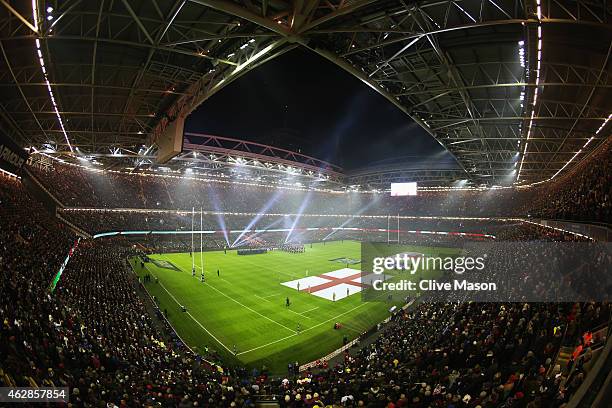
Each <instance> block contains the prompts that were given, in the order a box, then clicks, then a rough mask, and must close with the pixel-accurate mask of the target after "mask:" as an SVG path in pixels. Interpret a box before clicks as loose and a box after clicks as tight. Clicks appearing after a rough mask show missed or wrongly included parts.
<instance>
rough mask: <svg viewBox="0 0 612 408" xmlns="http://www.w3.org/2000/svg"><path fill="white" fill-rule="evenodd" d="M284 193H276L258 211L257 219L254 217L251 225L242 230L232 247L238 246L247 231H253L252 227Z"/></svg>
mask: <svg viewBox="0 0 612 408" xmlns="http://www.w3.org/2000/svg"><path fill="white" fill-rule="evenodd" d="M282 194H283V193H282V192H281V191H277V192H276V193H274V195H273V196H272V198H271V199H270V200H268V202H267V203H265V204H264V205H263V207H261V208H260V209H259V211H257V215H256V216H255V217H253V219H252V220H251V221H250V222H249V224H248V225H247V226H246V227H244V229H243V230H242V232H241V233H240V234H239V235H238V237H237V238H236V239H235V240H234V242H233V243H232V245H230V246H231V247H233V246H234V245H236V243H237V242H238V241H239V240H240V238H242V237H243V236H244V234H246V233H247V231H249V230H250V229H251V227H252V226H253V225H255V224H256V223H257V222H258V221H259V220H260V219H261V217H263V216H264V214H266V213H267V212H268V210H269V209H270V208H271V207H272V205H273V204H274V203H275V202H276V201H277V200H278V199H279V198H280V196H281V195H282Z"/></svg>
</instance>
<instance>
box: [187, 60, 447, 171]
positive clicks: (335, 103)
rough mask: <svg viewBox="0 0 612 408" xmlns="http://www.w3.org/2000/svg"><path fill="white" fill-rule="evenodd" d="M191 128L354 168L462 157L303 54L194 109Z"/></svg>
mask: <svg viewBox="0 0 612 408" xmlns="http://www.w3.org/2000/svg"><path fill="white" fill-rule="evenodd" d="M185 130H186V131H190V132H198V133H207V134H212V135H217V136H226V137H232V138H236V139H244V140H249V141H254V142H260V143H264V144H271V145H274V146H278V147H284V148H288V149H290V150H294V151H301V152H302V153H304V154H308V155H311V156H314V157H317V158H319V159H322V160H326V161H329V162H332V163H334V164H338V165H340V166H342V167H344V168H345V169H346V170H352V169H357V168H362V167H367V166H369V165H373V164H375V163H377V164H381V163H380V162H381V161H385V160H387V159H405V160H407V161H408V160H410V161H412V162H416V161H424V160H427V161H435V162H436V163H437V164H438V165H439V167H449V165H450V166H451V167H454V164H455V160H454V159H453V158H452V156H451V155H450V154H449V153H448V152H446V150H445V149H444V148H443V147H442V146H440V145H439V144H438V142H436V141H435V140H434V139H433V138H432V137H431V136H430V135H429V134H427V133H426V132H425V131H424V130H423V129H422V128H421V127H420V126H419V125H417V124H416V123H414V122H413V121H412V120H411V119H410V118H409V117H408V116H407V115H405V114H404V113H403V112H401V111H400V110H399V109H397V108H396V107H395V106H393V105H392V104H391V103H389V102H388V101H387V100H385V99H384V98H383V97H382V96H380V95H379V94H378V93H376V92H375V91H374V90H372V89H371V88H369V87H368V86H367V85H365V84H364V83H362V82H361V81H359V80H358V79H356V78H354V77H353V76H351V75H350V74H349V73H347V72H345V71H343V70H342V69H340V68H338V67H336V66H335V65H333V64H331V63H330V62H328V61H326V60H324V59H323V58H321V57H319V56H317V55H314V54H312V53H311V52H310V51H307V50H303V49H296V50H293V51H290V52H288V53H286V54H284V55H282V56H280V57H278V58H277V59H275V60H272V61H270V62H268V63H266V64H263V65H262V66H260V67H258V68H256V69H254V70H253V71H251V72H249V73H247V74H245V75H244V76H242V77H241V78H239V79H237V80H236V81H235V82H233V83H232V84H230V85H228V86H226V87H225V88H224V89H223V90H221V91H219V92H218V93H217V94H216V95H214V96H213V97H211V98H210V99H209V100H207V101H206V102H204V103H203V104H202V105H201V106H200V107H199V108H198V109H197V110H196V111H194V112H193V113H192V114H191V115H190V116H189V118H188V119H187V123H186V126H185Z"/></svg>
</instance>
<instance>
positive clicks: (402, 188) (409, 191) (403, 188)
mask: <svg viewBox="0 0 612 408" xmlns="http://www.w3.org/2000/svg"><path fill="white" fill-rule="evenodd" d="M415 195H417V183H391V197H400V196H415Z"/></svg>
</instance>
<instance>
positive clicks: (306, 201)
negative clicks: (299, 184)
mask: <svg viewBox="0 0 612 408" xmlns="http://www.w3.org/2000/svg"><path fill="white" fill-rule="evenodd" d="M311 196H312V190H308V192H307V193H306V197H304V200H303V201H302V204H300V208H299V209H298V211H297V214H296V217H295V219H294V220H293V223H292V224H291V229H290V230H289V232H288V233H287V237H286V238H285V244H286V243H287V242H289V238H290V237H291V234H292V233H293V230H294V229H295V226H296V225H297V223H298V221H299V220H300V218H302V214H303V213H304V210H305V209H306V207H307V206H308V204H309V203H310V197H311Z"/></svg>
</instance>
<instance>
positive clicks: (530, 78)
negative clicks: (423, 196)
mask: <svg viewBox="0 0 612 408" xmlns="http://www.w3.org/2000/svg"><path fill="white" fill-rule="evenodd" d="M0 1H1V2H2V4H3V7H2V20H1V24H0V30H1V36H0V38H1V39H0V52H1V54H2V55H1V56H0V86H1V87H2V98H1V100H0V126H1V130H2V131H3V132H5V133H7V134H9V135H10V136H11V137H13V138H14V139H17V140H19V141H21V143H23V145H24V146H33V147H35V148H37V149H42V148H46V149H48V150H50V151H51V150H52V151H55V152H56V153H54V154H55V155H58V154H66V153H68V152H72V151H74V154H79V152H81V153H82V154H97V155H98V156H101V155H106V156H108V157H109V158H110V159H109V160H111V159H112V157H116V156H117V153H126V154H129V155H134V156H138V155H143V156H145V155H147V154H150V152H151V146H152V145H154V143H155V140H156V137H157V136H158V135H159V134H160V133H161V132H162V131H163V129H164V128H165V126H167V124H168V122H169V121H172V120H173V119H174V118H175V117H177V116H179V115H187V114H189V113H190V112H192V111H193V110H194V109H195V108H196V107H198V106H199V105H200V104H201V103H202V102H203V101H205V100H206V99H207V98H209V97H210V96H211V95H213V94H214V93H216V92H218V91H220V90H221V89H222V88H223V87H224V86H225V85H227V84H228V83H231V82H232V81H233V80H235V79H236V78H238V77H240V76H242V75H244V74H245V73H246V72H248V71H249V70H251V69H253V68H254V67H256V66H259V65H261V64H264V63H265V62H266V61H268V60H270V59H272V58H275V57H277V56H279V55H281V54H283V53H285V52H287V51H288V50H291V49H293V48H295V47H299V46H301V47H307V48H309V49H310V50H313V51H314V52H316V53H317V54H319V55H321V57H323V58H326V59H328V60H330V61H332V62H334V63H336V64H337V65H338V66H340V67H342V68H343V69H345V70H347V71H348V72H350V73H352V74H353V75H355V76H356V77H358V78H360V79H361V80H362V81H364V82H365V83H366V84H368V85H369V86H371V87H372V88H373V89H374V90H376V91H377V92H379V93H380V94H381V95H383V96H384V97H386V98H387V99H388V100H389V101H390V103H393V104H395V105H396V106H397V107H398V108H399V109H401V110H402V111H403V112H405V113H406V114H407V115H409V116H410V117H411V118H412V119H413V120H414V121H415V122H417V123H418V124H420V125H421V126H422V127H423V128H424V129H425V130H427V131H428V132H429V133H430V134H431V135H432V136H433V137H435V138H436V139H437V140H438V141H439V142H440V143H441V144H442V145H443V146H444V147H446V148H447V149H448V150H449V151H450V152H451V153H452V154H453V155H454V156H455V157H456V158H457V161H458V163H459V165H460V167H461V168H462V172H463V176H462V178H465V179H468V180H470V181H471V182H472V183H474V184H483V183H484V184H489V185H494V184H508V183H512V182H516V181H518V182H519V183H530V182H538V181H543V180H547V179H550V178H554V177H556V175H557V174H560V173H561V172H562V171H564V170H566V169H568V168H569V167H571V166H572V165H574V164H576V163H577V162H579V161H580V160H581V159H582V158H583V157H584V156H585V155H586V153H588V152H589V151H590V150H591V149H593V148H595V147H596V146H597V145H598V144H599V143H600V142H601V140H603V139H605V138H606V137H608V136H609V134H610V126H611V125H608V126H606V124H607V123H608V122H607V120H608V119H609V118H610V117H611V116H610V115H611V114H612V97H610V96H611V95H610V94H611V92H610V88H611V87H612V73H611V70H610V59H611V58H610V53H611V51H612V24H611V22H612V20H611V17H612V4H610V3H608V2H606V1H568V0H547V1H542V3H541V4H540V1H541V0H528V1H513V0H480V1H479V0H474V1H471V0H469V1H468V0H462V1H453V0H451V1H428V0H426V1H419V2H414V1H408V0H399V1H397V0H393V1H391V0H389V1H371V0H352V1H351V0H348V1H346V0H326V1H319V0H301V1H292V2H289V1H283V0H261V1H260V0H245V1H229V0H140V1H137V0H99V1H96V2H92V1H82V0H66V1H50V2H42V1H39V0H33V1H27V2H26V1H19V2H18V1H8V0H0ZM228 109H229V107H228ZM143 145H144V148H143ZM77 148H78V150H77ZM453 177H457V175H456V174H453Z"/></svg>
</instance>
